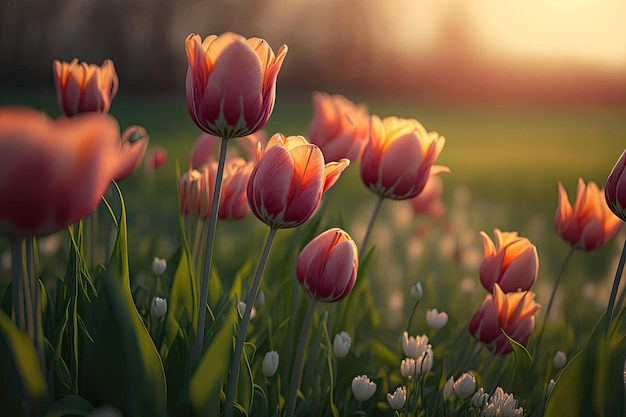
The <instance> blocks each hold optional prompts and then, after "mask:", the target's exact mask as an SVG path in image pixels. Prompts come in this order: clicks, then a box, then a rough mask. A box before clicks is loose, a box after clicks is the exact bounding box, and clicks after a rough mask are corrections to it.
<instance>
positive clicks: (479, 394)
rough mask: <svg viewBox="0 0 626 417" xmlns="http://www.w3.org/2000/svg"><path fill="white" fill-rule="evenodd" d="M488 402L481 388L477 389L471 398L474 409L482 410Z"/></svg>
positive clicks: (487, 397) (487, 395) (486, 395)
mask: <svg viewBox="0 0 626 417" xmlns="http://www.w3.org/2000/svg"><path fill="white" fill-rule="evenodd" d="M487 400H489V394H487V393H486V392H485V390H484V389H483V388H479V389H478V391H476V393H475V394H474V396H472V406H473V407H475V408H483V407H484V406H485V404H487Z"/></svg>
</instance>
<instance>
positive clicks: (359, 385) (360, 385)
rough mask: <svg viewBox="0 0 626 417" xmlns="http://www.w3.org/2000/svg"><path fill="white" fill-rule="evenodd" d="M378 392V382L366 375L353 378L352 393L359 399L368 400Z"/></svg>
mask: <svg viewBox="0 0 626 417" xmlns="http://www.w3.org/2000/svg"><path fill="white" fill-rule="evenodd" d="M375 392H376V383H374V382H372V381H371V380H370V379H369V378H368V377H367V376H366V375H361V376H355V377H354V379H353V380H352V393H353V394H354V398H356V399H357V401H367V400H369V399H370V398H371V397H372V395H374V393H375Z"/></svg>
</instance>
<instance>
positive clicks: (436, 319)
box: [426, 308, 448, 329]
mask: <svg viewBox="0 0 626 417" xmlns="http://www.w3.org/2000/svg"><path fill="white" fill-rule="evenodd" d="M447 322H448V314H447V313H445V312H443V311H442V312H441V313H440V312H438V311H437V309H436V308H433V309H432V310H428V311H427V312H426V325H427V326H428V327H430V328H431V329H441V328H442V327H443V326H445V325H446V323H447Z"/></svg>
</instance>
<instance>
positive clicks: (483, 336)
mask: <svg viewBox="0 0 626 417" xmlns="http://www.w3.org/2000/svg"><path fill="white" fill-rule="evenodd" d="M539 308H540V306H539V304H537V303H536V302H535V294H534V293H533V292H530V291H519V292H509V293H504V291H502V289H501V288H500V286H499V285H498V284H497V283H496V284H494V285H493V294H492V295H488V296H487V297H486V298H485V301H483V304H482V306H481V307H480V308H479V309H478V311H477V312H476V313H475V314H474V316H473V317H472V319H471V321H470V323H469V332H470V333H471V334H472V336H474V338H475V339H477V340H479V341H481V342H483V343H484V344H486V345H487V346H488V347H489V349H491V350H492V351H493V352H494V353H497V354H502V355H504V354H507V353H510V352H511V351H512V350H513V348H512V347H511V344H510V343H509V340H508V339H507V338H506V337H505V336H504V334H502V331H504V332H505V333H506V334H507V335H508V336H509V337H510V338H511V339H513V340H515V341H516V342H518V343H519V344H521V345H524V346H526V344H527V343H528V340H529V339H530V334H531V333H532V331H533V329H534V327H535V313H536V312H537V310H539Z"/></svg>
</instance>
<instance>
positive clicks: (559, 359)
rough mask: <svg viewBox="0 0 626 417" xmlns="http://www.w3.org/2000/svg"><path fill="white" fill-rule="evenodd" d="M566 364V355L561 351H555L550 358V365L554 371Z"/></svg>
mask: <svg viewBox="0 0 626 417" xmlns="http://www.w3.org/2000/svg"><path fill="white" fill-rule="evenodd" d="M566 363H567V355H566V354H565V352H563V351H562V350H559V351H557V352H556V353H555V354H554V358H552V364H553V365H554V367H555V368H556V369H561V368H562V367H564V366H565V364H566Z"/></svg>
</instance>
